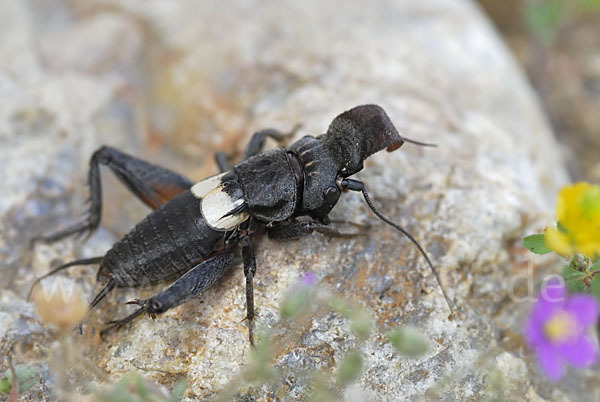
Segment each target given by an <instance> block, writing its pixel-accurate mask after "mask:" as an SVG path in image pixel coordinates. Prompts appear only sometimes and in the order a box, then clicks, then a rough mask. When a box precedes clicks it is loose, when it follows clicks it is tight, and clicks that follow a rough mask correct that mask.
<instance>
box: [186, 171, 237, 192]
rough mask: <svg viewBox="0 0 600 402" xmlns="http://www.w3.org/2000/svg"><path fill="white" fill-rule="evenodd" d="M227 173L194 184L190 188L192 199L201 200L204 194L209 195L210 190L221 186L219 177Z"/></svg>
mask: <svg viewBox="0 0 600 402" xmlns="http://www.w3.org/2000/svg"><path fill="white" fill-rule="evenodd" d="M227 173H229V172H225V173H221V174H218V175H216V176H211V177H209V178H208V179H205V180H202V181H200V182H198V183H196V184H194V185H193V186H192V188H191V190H192V194H194V197H196V198H203V197H204V196H205V195H206V194H208V193H210V192H211V191H212V190H214V189H215V188H217V187H219V186H220V185H221V177H223V176H225V175H226V174H227Z"/></svg>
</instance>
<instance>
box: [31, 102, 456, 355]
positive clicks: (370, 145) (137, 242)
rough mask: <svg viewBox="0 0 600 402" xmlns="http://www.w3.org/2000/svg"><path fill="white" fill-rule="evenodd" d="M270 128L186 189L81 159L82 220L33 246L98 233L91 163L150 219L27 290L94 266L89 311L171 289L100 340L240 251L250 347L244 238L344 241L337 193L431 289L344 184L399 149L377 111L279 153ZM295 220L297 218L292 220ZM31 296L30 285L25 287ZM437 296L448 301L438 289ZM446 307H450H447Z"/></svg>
mask: <svg viewBox="0 0 600 402" xmlns="http://www.w3.org/2000/svg"><path fill="white" fill-rule="evenodd" d="M286 135H289V134H283V133H280V132H278V131H276V130H272V129H269V130H263V131H259V132H257V133H255V134H254V136H253V137H252V139H251V141H250V144H249V146H248V148H247V151H246V153H245V155H244V159H243V160H242V161H241V162H240V163H238V164H236V165H234V166H230V165H229V162H228V157H227V156H226V155H225V154H222V153H220V154H217V155H216V160H217V164H218V165H219V168H220V170H221V172H222V173H221V174H219V175H216V176H213V177H210V178H208V179H206V180H203V181H201V182H198V183H194V182H192V181H191V180H189V179H187V178H186V177H184V176H181V175H179V174H178V173H175V172H173V171H171V170H168V169H166V168H164V167H161V166H157V165H154V164H152V163H149V162H146V161H143V160H141V159H138V158H135V157H133V156H130V155H127V154H125V153H123V152H120V151H118V150H116V149H114V148H111V147H108V146H103V147H101V148H100V149H98V150H97V151H96V152H95V153H94V154H93V156H92V158H91V160H90V170H89V175H88V183H89V186H90V210H89V214H88V216H87V217H86V218H84V219H83V220H82V221H81V222H80V223H77V224H74V225H72V226H70V227H67V228H65V229H63V230H60V231H58V232H56V233H53V234H50V235H46V236H40V237H38V238H36V239H34V241H45V242H54V241H57V240H60V239H62V238H64V237H66V236H69V235H73V234H84V233H90V232H92V231H94V230H95V229H96V228H98V226H99V224H100V216H101V211H102V196H101V192H102V189H101V182H100V171H99V168H100V165H105V166H108V167H109V168H110V169H111V170H112V171H113V172H114V174H115V175H116V176H117V177H118V178H119V179H120V180H121V181H122V182H123V183H124V184H125V186H127V188H128V189H129V190H131V192H133V194H135V195H136V196H137V197H138V198H140V199H141V200H142V201H143V202H144V203H145V204H147V205H148V206H150V207H151V208H152V209H153V210H154V211H153V212H151V213H150V214H149V215H148V216H147V217H146V218H144V219H143V220H142V221H141V222H139V223H138V224H137V225H136V226H135V227H134V228H133V230H131V232H129V233H128V234H126V235H125V237H123V238H122V239H121V240H120V241H118V242H117V243H116V244H114V245H113V247H112V248H111V249H110V250H108V252H107V253H106V254H105V255H104V256H103V257H96V258H88V259H82V260H77V261H72V262H69V263H66V264H63V265H61V266H59V267H57V268H55V269H54V270H52V271H51V272H50V273H48V274H46V275H44V276H42V277H40V278H38V279H37V280H36V281H35V282H34V284H33V285H34V286H35V284H37V283H38V282H39V281H40V280H42V279H44V278H46V277H48V276H49V275H52V274H54V273H56V272H58V271H61V270H63V269H65V268H68V267H71V266H74V265H86V264H99V265H100V269H99V270H98V274H97V280H98V281H99V282H102V283H104V287H103V288H102V290H101V291H100V292H99V293H98V294H97V295H96V296H95V297H94V299H93V300H92V302H91V304H90V310H92V309H93V308H94V307H95V306H96V305H98V303H99V302H100V301H101V300H102V299H104V298H105V297H106V296H107V295H108V294H109V293H110V292H111V291H112V290H113V289H114V288H115V287H139V286H144V285H155V284H158V283H160V282H166V281H173V280H175V282H173V284H172V285H171V286H170V287H168V288H167V289H166V290H164V291H162V292H161V293H159V294H157V295H155V296H152V297H150V298H148V299H146V300H140V299H136V300H134V301H132V302H129V303H131V304H137V305H138V306H139V309H137V310H136V311H135V312H134V313H133V314H131V315H129V316H127V317H125V318H123V319H120V320H116V321H111V322H109V323H108V326H107V327H106V328H105V329H103V330H102V331H101V335H102V336H103V337H104V335H106V333H107V332H108V331H110V330H112V329H118V328H120V327H122V326H123V325H125V324H127V323H128V322H130V321H131V320H133V319H134V318H136V317H138V316H139V315H141V314H143V313H144V312H145V313H147V314H149V315H151V316H155V315H156V314H160V313H163V312H165V311H167V310H169V309H171V308H173V307H175V306H178V305H180V304H182V303H185V302H187V301H188V300H190V299H193V298H196V297H198V296H199V295H200V294H201V293H202V292H203V291H204V290H206V289H207V288H209V287H210V286H211V285H213V284H214V283H215V282H216V281H217V280H218V279H219V278H221V277H222V276H223V275H224V274H225V273H226V272H227V271H228V269H229V267H230V265H232V261H233V259H234V252H235V250H236V248H239V249H241V255H242V260H243V264H244V275H245V278H246V306H247V314H246V318H247V320H248V337H249V340H250V343H251V344H254V339H253V320H254V317H255V314H254V296H253V278H254V276H255V274H256V262H255V258H254V251H253V237H254V235H255V233H256V232H257V229H259V227H260V226H263V227H264V228H265V230H266V233H267V235H268V236H269V237H270V238H271V239H281V240H290V239H297V238H299V237H301V236H305V235H308V234H310V233H312V232H319V233H322V234H324V235H326V236H330V237H349V236H354V235H356V234H355V233H340V232H338V231H336V230H334V229H332V228H330V227H328V226H327V225H328V224H329V223H330V219H329V217H328V214H329V212H330V211H331V209H332V208H333V207H334V206H335V204H336V203H337V201H338V199H339V197H340V194H341V193H342V192H343V191H345V190H350V191H359V192H361V193H362V194H363V197H364V198H365V201H366V203H367V204H368V206H369V207H370V208H371V210H372V211H373V212H374V213H375V214H376V215H377V216H378V217H379V218H380V219H381V220H383V221H384V222H385V223H387V224H389V225H391V226H392V227H394V228H395V229H397V230H399V231H400V232H402V233H403V234H404V235H406V236H407V237H408V238H409V239H410V240H411V241H412V242H413V243H414V244H415V245H416V246H417V248H418V249H419V251H420V252H421V254H422V255H423V256H424V257H425V259H426V261H427V263H428V265H429V266H430V268H431V270H432V271H433V274H434V276H435V278H436V280H437V281H438V284H439V285H440V287H441V283H440V279H439V277H438V275H437V272H436V271H435V269H434V267H433V265H432V263H431V261H430V260H429V258H428V257H427V254H426V253H425V251H424V250H423V248H422V247H421V246H420V245H419V244H418V243H417V241H416V240H415V239H414V238H413V237H412V236H411V235H410V234H409V233H407V232H406V231H405V230H404V229H402V228H401V227H400V226H398V225H396V224H394V223H393V222H391V221H389V220H388V219H387V218H385V217H384V216H383V215H382V214H381V213H380V212H379V211H378V210H377V209H376V208H375V207H374V205H373V204H372V202H371V200H370V199H369V196H368V194H367V191H366V188H365V184H364V183H362V182H360V181H357V180H352V179H348V177H349V176H352V175H353V174H355V173H357V172H359V171H361V170H362V168H363V161H364V160H365V159H366V158H368V157H369V156H370V155H372V154H374V153H376V152H379V151H381V150H383V149H387V151H389V152H391V151H394V150H396V149H398V148H399V147H400V146H401V145H402V144H403V143H404V141H406V142H412V143H415V144H417V145H429V144H424V143H420V142H417V141H412V140H408V139H403V138H402V137H401V136H400V135H399V134H398V132H397V131H396V129H395V128H394V126H393V124H392V122H391V121H390V119H389V117H388V116H387V114H386V113H385V111H384V110H383V109H382V108H381V107H379V106H377V105H362V106H357V107H355V108H353V109H351V110H348V111H346V112H344V113H342V114H340V115H339V116H337V117H336V118H335V119H334V120H333V122H332V123H331V125H330V126H329V128H328V129H327V133H325V134H323V135H320V136H317V137H313V136H305V137H303V138H302V139H300V140H299V141H297V142H295V143H293V144H292V145H291V146H290V147H289V149H285V148H283V147H279V148H275V149H271V150H268V151H262V149H263V147H264V144H265V141H266V138H267V137H271V138H274V139H276V140H281V139H283V138H284V137H285V136H286ZM299 217H305V218H302V219H297V218H299ZM32 289H33V286H32ZM441 289H442V292H443V293H444V297H445V298H446V301H447V302H448V298H447V296H446V294H445V292H444V289H443V287H441ZM448 306H450V303H449V302H448Z"/></svg>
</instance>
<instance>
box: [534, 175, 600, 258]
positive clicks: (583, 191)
mask: <svg viewBox="0 0 600 402" xmlns="http://www.w3.org/2000/svg"><path fill="white" fill-rule="evenodd" d="M556 215H557V218H558V223H557V227H550V228H546V230H545V231H544V241H545V242H546V245H547V246H548V247H550V248H551V249H552V250H554V251H556V252H557V253H559V254H562V255H565V256H569V255H573V254H574V253H575V252H580V253H583V254H585V255H587V256H588V257H591V258H593V257H596V256H599V255H600V186H594V185H591V184H590V183H576V184H573V185H571V186H567V187H564V188H563V189H562V190H561V192H560V194H559V196H558V205H557V206H556Z"/></svg>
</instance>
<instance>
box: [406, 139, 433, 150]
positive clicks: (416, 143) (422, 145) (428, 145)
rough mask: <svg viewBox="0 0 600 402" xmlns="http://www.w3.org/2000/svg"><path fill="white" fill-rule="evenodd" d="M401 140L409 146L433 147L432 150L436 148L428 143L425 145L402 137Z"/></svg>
mask: <svg viewBox="0 0 600 402" xmlns="http://www.w3.org/2000/svg"><path fill="white" fill-rule="evenodd" d="M402 140H403V141H404V142H409V143H411V144H415V145H419V146H421V147H433V148H436V147H437V145H436V144H430V143H427V142H421V141H415V140H411V139H410V138H406V137H402Z"/></svg>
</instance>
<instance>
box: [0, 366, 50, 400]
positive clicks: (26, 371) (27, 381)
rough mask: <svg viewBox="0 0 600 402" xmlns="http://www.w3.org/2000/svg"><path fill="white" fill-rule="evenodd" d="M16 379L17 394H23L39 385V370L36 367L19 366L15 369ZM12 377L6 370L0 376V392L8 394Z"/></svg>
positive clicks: (8, 370)
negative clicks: (17, 381) (17, 385)
mask: <svg viewBox="0 0 600 402" xmlns="http://www.w3.org/2000/svg"><path fill="white" fill-rule="evenodd" d="M15 372H16V373H17V379H18V380H19V392H25V391H27V390H28V389H30V388H32V387H33V386H35V385H36V384H37V383H39V378H40V375H41V373H40V369H39V367H37V366H28V365H20V366H17V367H15ZM12 382H13V375H12V372H11V371H10V369H7V370H6V371H4V373H2V375H1V376H0V392H2V393H4V394H9V393H10V390H11V388H12Z"/></svg>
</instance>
